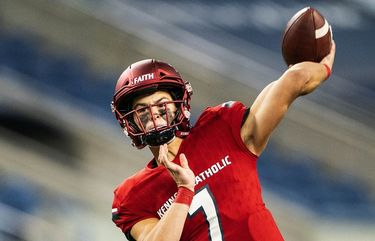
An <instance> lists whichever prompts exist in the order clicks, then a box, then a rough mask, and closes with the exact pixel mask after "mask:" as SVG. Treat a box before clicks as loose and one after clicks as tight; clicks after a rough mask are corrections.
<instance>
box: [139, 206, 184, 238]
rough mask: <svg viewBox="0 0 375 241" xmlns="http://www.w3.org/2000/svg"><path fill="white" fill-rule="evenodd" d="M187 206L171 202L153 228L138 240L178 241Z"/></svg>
mask: <svg viewBox="0 0 375 241" xmlns="http://www.w3.org/2000/svg"><path fill="white" fill-rule="evenodd" d="M188 211H189V206H188V205H186V204H181V203H173V204H172V205H171V206H170V208H169V209H168V211H167V212H166V213H165V215H164V216H163V217H162V218H161V219H160V221H159V222H158V223H157V224H156V225H155V226H154V227H153V229H152V230H151V231H150V232H149V233H148V234H147V235H146V236H145V237H144V238H142V237H141V238H140V239H139V240H142V241H161V240H165V241H178V240H180V238H181V234H182V230H183V227H184V224H185V220H186V216H187V214H188Z"/></svg>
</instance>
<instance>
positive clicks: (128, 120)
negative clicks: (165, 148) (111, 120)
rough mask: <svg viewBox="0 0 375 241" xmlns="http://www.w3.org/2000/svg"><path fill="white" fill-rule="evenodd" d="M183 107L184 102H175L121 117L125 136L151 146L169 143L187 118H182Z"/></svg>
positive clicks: (149, 106)
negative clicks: (135, 138) (132, 137)
mask: <svg viewBox="0 0 375 241" xmlns="http://www.w3.org/2000/svg"><path fill="white" fill-rule="evenodd" d="M183 106H184V101H183V100H173V101H165V102H162V103H157V104H150V105H146V106H142V107H141V108H136V109H133V110H131V111H129V112H127V113H126V114H124V115H121V117H120V118H121V119H122V120H123V124H124V131H126V132H127V133H125V134H127V135H131V136H134V137H137V138H139V140H140V141H141V142H142V143H144V144H145V145H149V146H160V145H162V144H165V143H169V142H170V141H172V140H173V138H174V137H175V134H176V130H178V126H179V125H181V123H182V121H183V120H184V119H185V118H187V117H186V116H181V115H184V111H183V109H184V107H183ZM120 113H121V110H120ZM181 117H182V118H181Z"/></svg>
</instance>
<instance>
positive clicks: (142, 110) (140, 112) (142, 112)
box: [136, 107, 148, 115]
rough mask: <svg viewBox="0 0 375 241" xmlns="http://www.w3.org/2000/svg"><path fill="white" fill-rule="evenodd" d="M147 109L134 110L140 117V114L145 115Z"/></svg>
mask: <svg viewBox="0 0 375 241" xmlns="http://www.w3.org/2000/svg"><path fill="white" fill-rule="evenodd" d="M147 111H148V110H147V107H142V108H139V109H136V112H137V113H138V114H139V115H141V114H145V113H146V112H147Z"/></svg>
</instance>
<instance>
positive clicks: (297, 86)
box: [285, 66, 312, 97]
mask: <svg viewBox="0 0 375 241" xmlns="http://www.w3.org/2000/svg"><path fill="white" fill-rule="evenodd" d="M294 67H296V68H294ZM285 79H286V81H287V82H288V84H289V86H290V89H291V90H292V91H293V92H294V94H295V96H297V97H298V96H301V95H305V94H308V93H309V90H308V89H309V88H308V86H310V84H311V83H310V82H311V80H312V73H311V72H310V71H309V70H308V69H306V68H298V66H293V67H292V68H290V69H289V70H288V71H287V72H286V78H285Z"/></svg>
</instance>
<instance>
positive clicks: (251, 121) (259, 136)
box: [241, 76, 300, 155]
mask: <svg viewBox="0 0 375 241" xmlns="http://www.w3.org/2000/svg"><path fill="white" fill-rule="evenodd" d="M295 78H297V76H295V77H291V76H282V77H281V78H280V79H279V80H277V81H274V82H272V83H271V84H269V85H268V86H267V87H266V88H264V89H263V90H262V92H261V93H260V94H259V95H258V97H257V98H256V100H255V101H254V103H253V105H252V106H251V109H250V114H249V115H248V117H247V118H246V121H245V122H244V125H243V126H242V128H241V137H242V139H243V141H244V143H245V144H246V146H247V147H248V148H249V150H250V151H251V152H253V153H254V154H256V155H260V154H261V152H262V151H263V149H264V148H265V146H266V144H267V142H268V139H269V137H270V136H271V133H272V131H273V130H274V129H275V127H276V126H277V125H278V124H279V123H280V121H281V120H282V118H283V117H284V115H285V113H286V112H287V110H288V108H289V106H290V104H291V103H292V102H293V101H294V100H295V99H296V98H297V97H298V93H299V88H300V87H299V85H298V83H297V82H293V81H294V80H295Z"/></svg>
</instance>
